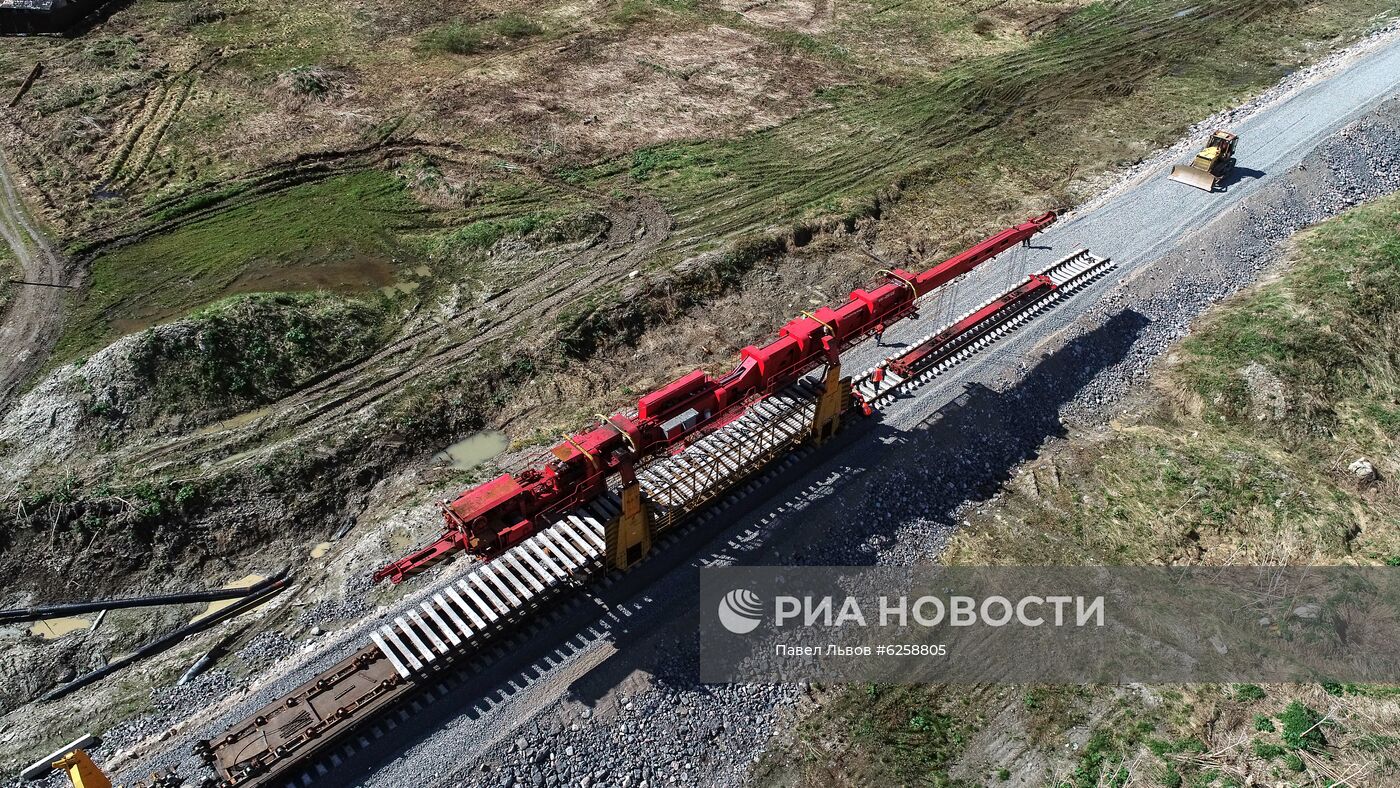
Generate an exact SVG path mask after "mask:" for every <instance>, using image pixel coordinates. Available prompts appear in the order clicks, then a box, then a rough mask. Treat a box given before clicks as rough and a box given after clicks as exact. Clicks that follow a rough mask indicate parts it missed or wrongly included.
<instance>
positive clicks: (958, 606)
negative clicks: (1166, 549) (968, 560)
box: [719, 588, 1105, 635]
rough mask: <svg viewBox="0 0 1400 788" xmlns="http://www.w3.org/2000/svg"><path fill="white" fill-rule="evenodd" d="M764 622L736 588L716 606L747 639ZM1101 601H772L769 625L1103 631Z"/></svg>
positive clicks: (754, 597) (750, 596)
mask: <svg viewBox="0 0 1400 788" xmlns="http://www.w3.org/2000/svg"><path fill="white" fill-rule="evenodd" d="M765 620H767V611H766V610H765V609H764V606H763V600H762V598H760V597H759V595H758V594H755V593H754V592H753V591H750V590H749V589H747V588H736V589H733V590H732V591H729V592H728V593H726V594H725V595H724V596H723V597H722V598H721V599H720V600H719V622H720V623H721V624H722V625H724V628H725V629H727V630H729V631H730V632H732V633H734V634H736V635H747V634H749V633H750V632H752V631H754V630H755V629H758V626H759V624H762V623H764V621H765ZM1104 623H1105V613H1104V597H1103V596H1102V595H1097V596H1092V597H1089V596H1082V595H1081V596H1070V595H1058V596H1039V595H1028V596H1023V597H1017V598H1008V597H1005V596H998V595H992V596H987V597H973V596H964V595H951V596H948V597H946V598H944V597H939V596H919V597H913V598H911V597H909V596H903V595H902V596H877V597H874V598H873V599H861V598H859V597H855V596H845V597H835V596H815V595H814V596H800V597H799V596H784V595H778V596H775V597H773V611H772V624H773V626H775V627H778V628H784V627H813V626H816V627H837V628H839V627H851V626H856V627H866V626H878V627H901V628H904V627H910V626H914V627H923V628H926V629H935V628H940V627H945V626H949V627H973V626H989V627H1004V626H1008V625H1011V626H1021V627H1041V626H1049V627H1056V628H1059V627H1086V626H1093V627H1103V626H1104Z"/></svg>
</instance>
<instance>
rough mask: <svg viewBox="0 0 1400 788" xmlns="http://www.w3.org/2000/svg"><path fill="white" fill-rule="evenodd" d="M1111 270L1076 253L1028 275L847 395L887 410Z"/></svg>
mask: <svg viewBox="0 0 1400 788" xmlns="http://www.w3.org/2000/svg"><path fill="white" fill-rule="evenodd" d="M1112 269H1113V262H1112V261H1111V260H1109V259H1107V258H1103V257H1098V256H1096V255H1094V254H1092V253H1090V252H1089V250H1088V249H1080V250H1079V251H1077V252H1074V253H1073V254H1070V255H1068V256H1066V257H1064V258H1062V259H1061V260H1060V261H1059V262H1057V263H1055V264H1054V265H1052V266H1050V267H1049V268H1047V269H1045V270H1044V271H1043V272H1041V273H1039V274H1035V275H1032V276H1031V277H1030V281H1028V282H1027V283H1026V284H1024V285H1022V286H1020V287H1018V288H1016V289H1014V290H1011V291H1009V292H1008V293H1004V294H1002V295H1000V296H997V297H996V298H994V299H992V300H990V301H988V302H986V303H985V304H983V305H981V306H979V307H978V308H976V309H973V310H971V311H969V312H967V313H965V314H963V315H962V316H961V317H959V318H958V319H956V320H955V321H953V323H952V324H951V325H949V326H948V327H947V328H944V329H943V330H941V331H937V332H934V333H932V334H926V335H924V337H923V338H921V339H919V340H918V341H917V342H914V343H912V345H913V346H912V348H911V349H909V350H905V351H903V352H901V353H897V354H894V355H891V356H889V357H888V358H886V359H885V360H884V361H882V362H881V363H879V364H877V365H875V366H873V367H871V368H870V369H868V370H866V371H865V372H864V373H863V374H861V375H859V376H857V377H856V378H855V380H854V381H853V383H852V390H853V392H854V394H855V395H856V397H858V398H859V399H860V400H862V401H864V402H865V403H867V404H868V405H870V406H871V407H872V408H879V407H883V406H885V405H888V404H890V403H891V402H893V401H894V400H895V399H897V398H898V397H900V396H903V395H907V394H909V393H911V392H913V391H915V390H917V389H918V388H919V387H921V386H923V385H924V384H926V383H928V382H929V381H931V380H933V379H934V378H936V377H938V376H939V375H942V374H943V373H945V372H947V371H948V370H950V369H952V368H953V367H955V366H957V365H958V364H961V363H962V362H964V361H966V360H968V359H969V358H971V357H972V356H974V355H976V354H977V353H978V352H979V351H981V350H982V349H984V348H986V347H987V346H988V345H991V344H992V343H994V342H996V341H997V340H998V339H1001V338H1002V337H1003V336H1006V335H1007V334H1009V333H1011V332H1012V331H1015V330H1016V329H1018V328H1020V327H1021V326H1022V325H1025V324H1026V323H1027V322H1029V321H1030V320H1032V319H1033V318H1035V317H1036V316H1037V315H1039V314H1041V313H1042V312H1044V311H1045V310H1047V309H1050V308H1052V307H1054V306H1056V305H1057V304H1059V303H1061V302H1062V301H1063V300H1064V299H1066V298H1068V297H1069V296H1071V295H1073V294H1074V293H1075V292H1076V291H1078V290H1081V289H1083V288H1084V287H1087V286H1088V285H1090V284H1092V283H1093V282H1095V281H1097V280H1098V279H1099V278H1101V277H1103V276H1104V275H1105V274H1107V273H1108V272H1109V271H1110V270H1112Z"/></svg>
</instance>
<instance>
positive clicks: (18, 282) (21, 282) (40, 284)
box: [10, 279, 78, 290]
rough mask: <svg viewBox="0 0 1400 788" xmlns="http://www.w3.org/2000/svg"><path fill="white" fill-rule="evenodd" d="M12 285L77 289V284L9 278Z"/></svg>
mask: <svg viewBox="0 0 1400 788" xmlns="http://www.w3.org/2000/svg"><path fill="white" fill-rule="evenodd" d="M10 284H12V285H29V286H30V287H57V288H61V289H63V290H77V289H78V287H77V285H51V284H48V283H46V282H26V281H24V280H23V279H11V280H10Z"/></svg>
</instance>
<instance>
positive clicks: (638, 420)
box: [374, 213, 1055, 583]
mask: <svg viewBox="0 0 1400 788" xmlns="http://www.w3.org/2000/svg"><path fill="white" fill-rule="evenodd" d="M1053 221H1055V214H1054V213H1047V214H1045V215H1043V216H1038V217H1035V218H1033V219H1030V220H1029V221H1026V222H1024V223H1022V224H1019V225H1017V226H1015V227H1011V228H1008V229H1006V230H1003V231H1001V232H1000V233H997V234H996V235H994V236H992V237H990V238H988V239H986V240H984V241H982V242H981V243H979V244H977V245H976V246H973V247H972V248H970V249H967V250H966V251H963V252H960V253H959V254H956V255H954V256H952V257H950V258H948V259H947V260H944V261H943V262H941V263H939V264H938V265H936V266H934V267H932V268H930V269H928V270H926V271H923V272H922V273H917V274H916V273H911V272H909V271H905V270H902V269H894V270H892V271H884V272H883V274H884V276H885V281H884V282H883V283H881V284H880V285H879V286H876V287H874V289H872V290H855V291H852V292H851V294H850V297H849V298H848V299H847V301H846V302H845V303H844V304H841V305H840V306H837V307H834V308H833V307H822V308H820V309H818V310H816V312H812V313H804V315H803V316H802V317H799V318H796V319H794V320H792V321H790V322H789V323H788V324H787V325H785V326H783V328H782V329H781V330H780V331H779V332H778V338H777V339H776V340H775V341H773V342H770V343H769V344H767V345H765V346H763V347H754V346H749V347H746V348H744V349H743V350H742V351H741V352H740V361H739V364H738V366H736V367H735V368H734V369H733V370H732V371H730V372H729V373H728V374H726V375H723V376H721V377H718V378H716V377H712V376H710V375H709V374H707V373H706V372H704V371H702V370H696V371H694V372H691V373H690V374H688V375H685V376H683V377H681V378H680V379H678V380H676V381H674V382H672V383H669V384H667V385H665V386H663V387H661V388H659V389H657V390H656V391H653V392H651V393H650V394H647V395H646V396H644V397H642V398H641V399H640V400H639V401H638V402H637V407H636V410H635V411H634V412H632V411H629V412H619V413H615V414H613V415H612V416H609V417H607V418H605V419H603V420H602V421H600V422H599V423H597V424H595V425H593V426H592V427H590V428H589V429H587V430H585V431H583V432H579V433H577V434H574V435H571V436H567V437H565V439H564V441H563V442H562V443H560V444H559V445H558V446H555V447H554V448H553V450H552V453H553V455H554V459H552V460H551V461H549V462H548V463H546V464H545V465H544V466H543V467H542V468H538V469H530V470H526V471H522V472H520V473H517V474H515V475H511V474H502V475H501V476H498V477H497V478H495V479H492V480H491V481H489V482H485V483H483V484H481V485H479V486H477V487H474V488H472V489H471V490H468V491H466V492H464V493H462V494H461V495H460V496H458V497H457V499H456V500H453V501H451V502H444V504H443V518H444V520H445V521H446V528H445V529H444V531H443V534H442V536H441V537H440V538H439V539H438V540H437V541H436V542H434V543H433V544H431V545H428V546H426V547H423V548H420V549H418V550H415V551H414V552H413V553H411V554H410V555H408V556H405V557H404V558H401V559H399V560H397V561H395V562H393V563H392V564H389V565H388V566H385V567H383V568H381V569H380V570H379V571H377V572H375V574H374V579H375V580H382V579H384V578H389V579H390V580H392V581H393V582H395V583H397V582H399V581H401V580H403V579H404V578H405V577H406V576H408V575H410V574H412V573H414V572H416V571H419V570H421V569H424V568H426V567H428V566H430V565H432V564H434V563H436V562H438V561H440V560H442V559H443V558H445V557H447V556H449V555H451V554H452V553H454V552H456V551H458V550H469V551H471V552H473V553H476V554H478V555H481V556H484V557H489V556H491V555H494V554H496V553H498V552H500V551H501V550H504V549H506V548H508V547H510V546H511V545H513V544H515V543H517V542H519V541H520V540H522V539H524V538H526V537H528V536H529V535H530V534H532V533H534V532H535V530H536V528H538V527H541V526H543V525H547V524H548V523H550V522H552V521H553V520H554V519H556V518H558V517H559V516H560V515H561V514H562V513H563V512H565V511H567V510H569V509H571V508H573V507H576V506H579V505H581V504H584V503H586V502H588V501H590V500H592V499H593V498H596V497H597V496H598V495H600V494H602V493H603V492H604V491H606V489H607V485H608V482H609V480H610V479H612V478H613V477H614V476H615V475H616V476H620V477H621V480H622V481H623V483H624V484H630V483H632V481H633V479H634V469H635V468H636V467H637V466H638V464H640V463H642V462H644V461H645V460H647V459H649V458H652V457H656V456H659V455H661V454H663V453H666V452H669V451H674V450H678V449H680V448H683V447H684V446H685V445H686V444H687V443H688V442H690V441H691V440H694V439H695V438H696V437H698V436H699V435H701V434H703V433H705V432H707V431H709V430H712V429H715V428H717V427H720V426H723V425H724V424H727V423H729V422H730V421H732V420H733V419H735V418H737V417H738V416H739V415H741V414H742V413H743V412H744V411H745V410H746V409H747V408H748V407H750V406H751V405H752V404H754V403H755V402H758V401H760V400H762V399H763V398H764V397H767V396H769V395H770V394H772V393H773V392H775V391H778V390H780V389H782V388H784V387H786V386H789V385H791V384H792V383H793V382H795V381H796V380H797V379H798V378H800V377H802V376H803V375H805V374H807V373H808V372H811V371H812V370H813V369H816V368H817V367H818V366H820V365H821V364H823V363H831V364H835V363H836V362H837V361H838V358H839V356H840V354H841V353H842V351H844V350H846V349H847V348H850V347H851V346H853V345H855V344H856V343H857V342H859V341H861V340H863V339H865V338H866V337H868V336H870V335H871V334H874V333H877V332H881V331H883V330H884V329H885V328H886V327H888V326H890V325H891V324H893V323H895V322H896V321H898V320H901V319H903V318H905V317H908V316H910V315H912V314H914V311H915V302H916V301H917V300H918V299H919V298H920V297H921V296H923V295H925V294H927V293H929V292H931V291H933V290H934V289H936V288H938V287H940V286H942V285H944V284H946V283H947V282H950V281H952V280H953V279H956V278H957V277H959V276H961V275H962V274H965V273H967V272H968V271H971V270H972V269H973V268H976V267H977V266H979V265H981V264H982V263H984V262H986V261H988V260H990V259H992V258H993V257H995V256H996V255H998V254H999V253H1001V252H1002V251H1004V250H1006V249H1009V248H1011V247H1012V246H1015V245H1016V244H1018V243H1022V242H1025V241H1029V240H1030V238H1031V236H1033V235H1035V234H1036V233H1037V232H1040V231H1041V230H1043V229H1045V227H1047V226H1048V225H1049V224H1050V223H1051V222H1053Z"/></svg>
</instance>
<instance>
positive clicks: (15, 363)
mask: <svg viewBox="0 0 1400 788" xmlns="http://www.w3.org/2000/svg"><path fill="white" fill-rule="evenodd" d="M8 166H9V163H8V162H7V161H6V159H5V158H4V157H3V156H0V238H3V239H4V241H5V243H6V244H8V245H9V247H10V249H11V250H13V252H14V255H15V260H16V261H17V262H18V264H19V270H20V276H21V278H23V279H25V280H27V281H30V282H39V283H42V284H47V285H67V284H71V282H70V281H69V279H68V277H69V274H68V271H67V270H66V265H65V262H64V259H63V257H62V256H61V255H59V253H58V252H57V251H56V250H55V249H54V247H53V245H52V244H50V243H49V240H48V238H47V237H46V236H45V235H44V233H43V232H42V231H40V230H39V229H38V228H37V227H36V226H35V225H34V223H33V222H32V221H31V220H30V218H29V215H28V214H27V213H26V212H25V209H24V203H23V201H22V200H21V199H20V195H19V191H18V190H17V189H16V188H15V185H14V181H13V180H12V179H11V178H10V173H9V170H8ZM64 292H65V291H64V289H63V288H59V287H32V286H24V285H17V286H16V287H15V295H14V298H13V299H11V301H10V304H9V307H8V309H7V310H6V311H5V314H4V315H3V322H2V323H0V405H3V404H6V403H8V402H9V401H10V400H11V399H13V398H14V397H15V396H16V395H17V394H18V393H19V391H20V388H21V387H22V386H23V385H24V383H25V382H26V381H27V380H29V377H30V376H31V375H33V374H34V373H35V372H37V371H38V369H39V367H40V366H41V365H43V363H44V362H45V361H46V360H47V359H48V356H49V351H50V350H52V349H53V346H54V343H56V342H57V341H58V334H59V330H60V329H61V328H62V325H63V306H64V303H63V302H64Z"/></svg>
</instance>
